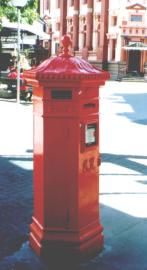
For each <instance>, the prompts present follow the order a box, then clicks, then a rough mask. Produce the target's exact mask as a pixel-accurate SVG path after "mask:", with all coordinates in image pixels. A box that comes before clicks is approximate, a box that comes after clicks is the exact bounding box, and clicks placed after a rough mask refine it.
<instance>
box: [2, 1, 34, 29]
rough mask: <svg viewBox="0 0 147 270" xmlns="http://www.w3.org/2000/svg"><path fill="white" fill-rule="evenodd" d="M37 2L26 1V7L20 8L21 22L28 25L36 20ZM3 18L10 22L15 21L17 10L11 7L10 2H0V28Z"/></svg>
mask: <svg viewBox="0 0 147 270" xmlns="http://www.w3.org/2000/svg"><path fill="white" fill-rule="evenodd" d="M37 8H38V0H28V2H27V5H26V6H25V7H23V8H21V18H22V21H24V22H27V23H29V24H31V23H33V21H34V20H36V19H37V17H38V14H37ZM3 17H6V18H8V19H9V20H10V21H11V22H15V21H17V9H16V8H15V7H13V6H12V4H11V1H10V0H0V28H1V27H2V25H1V20H2V18H3Z"/></svg>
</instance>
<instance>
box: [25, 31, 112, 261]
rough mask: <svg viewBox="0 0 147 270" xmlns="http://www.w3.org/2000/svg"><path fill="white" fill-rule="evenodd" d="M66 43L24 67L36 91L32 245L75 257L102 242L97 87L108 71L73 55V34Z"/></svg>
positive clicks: (91, 252) (38, 250)
mask: <svg viewBox="0 0 147 270" xmlns="http://www.w3.org/2000/svg"><path fill="white" fill-rule="evenodd" d="M62 44H63V47H64V52H63V54H61V55H59V56H57V57H53V58H50V59H48V60H46V61H44V62H43V63H42V64H40V65H39V66H38V67H36V68H35V69H32V70H29V71H26V72H25V79H26V80H27V81H28V82H29V83H31V84H32V85H33V95H34V98H33V101H34V214H33V221H32V224H31V227H30V245H31V246H32V248H33V249H34V250H35V251H36V253H37V254H38V255H45V256H46V255H47V257H51V256H52V255H53V254H56V255H58V256H60V255H62V258H66V260H67V259H68V258H74V260H75V259H81V258H84V257H87V256H89V255H94V254H96V253H97V252H98V251H99V250H101V249H102V247H103V233H102V231H103V229H102V226H101V224H100V220H99V202H98V201H99V200H98V198H99V194H98V185H99V139H98V130H99V120H98V109H99V105H98V97H99V96H98V89H99V86H100V85H103V84H104V83H105V80H106V79H108V78H109V74H108V73H107V72H103V71H101V70H99V69H97V68H96V67H94V66H92V65H91V64H89V63H88V62H86V61H84V60H82V59H80V58H76V57H73V56H71V55H70V54H69V52H68V46H69V45H70V44H71V41H70V38H69V37H68V36H64V37H63V39H62ZM64 256H65V257H64ZM57 258H58V257H57Z"/></svg>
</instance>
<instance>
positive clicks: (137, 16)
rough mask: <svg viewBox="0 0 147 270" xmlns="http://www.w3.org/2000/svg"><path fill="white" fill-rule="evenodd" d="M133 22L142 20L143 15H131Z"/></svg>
mask: <svg viewBox="0 0 147 270" xmlns="http://www.w3.org/2000/svg"><path fill="white" fill-rule="evenodd" d="M131 22H142V15H131Z"/></svg>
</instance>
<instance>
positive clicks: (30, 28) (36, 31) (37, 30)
mask: <svg viewBox="0 0 147 270" xmlns="http://www.w3.org/2000/svg"><path fill="white" fill-rule="evenodd" d="M2 26H3V27H6V28H9V29H10V30H13V31H17V26H18V25H17V23H15V22H14V23H12V22H8V21H5V20H4V21H3V22H2ZM41 28H42V26H40V25H39V23H38V24H36V25H30V24H20V29H21V31H23V32H28V33H31V34H33V35H35V36H39V38H40V39H43V40H49V39H50V35H48V34H47V33H45V32H44V31H43V30H42V29H41Z"/></svg>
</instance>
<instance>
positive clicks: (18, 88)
mask: <svg viewBox="0 0 147 270" xmlns="http://www.w3.org/2000/svg"><path fill="white" fill-rule="evenodd" d="M17 14H18V29H17V39H18V40H17V103H20V16H21V15H20V8H19V7H17Z"/></svg>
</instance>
